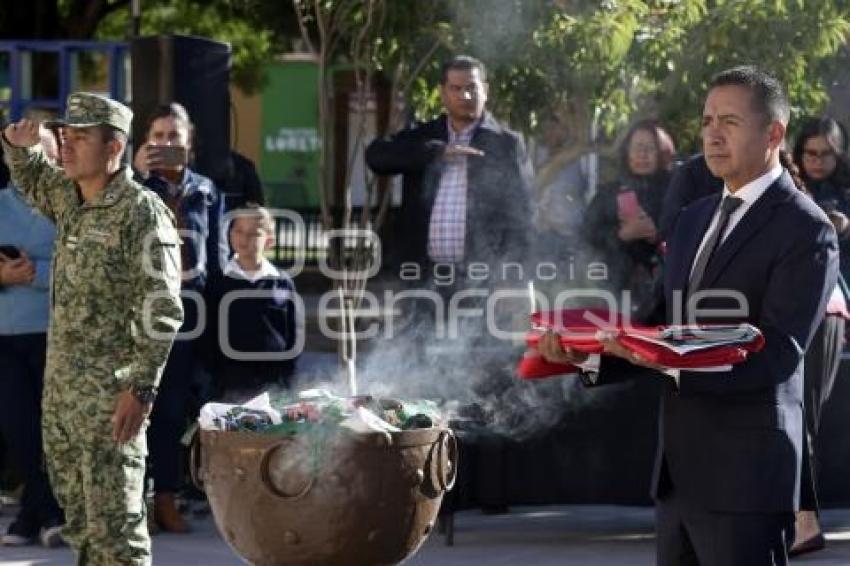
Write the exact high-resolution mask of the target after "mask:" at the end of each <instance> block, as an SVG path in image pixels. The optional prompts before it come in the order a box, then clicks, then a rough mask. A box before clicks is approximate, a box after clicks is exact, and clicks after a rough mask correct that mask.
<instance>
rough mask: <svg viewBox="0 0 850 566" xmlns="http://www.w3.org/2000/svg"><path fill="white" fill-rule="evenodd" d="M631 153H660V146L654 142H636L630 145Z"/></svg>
mask: <svg viewBox="0 0 850 566" xmlns="http://www.w3.org/2000/svg"><path fill="white" fill-rule="evenodd" d="M629 152H630V153H643V154H650V155H651V154H654V153H658V148H657V147H655V145H653V144H642V143H636V144H634V145H630V146H629Z"/></svg>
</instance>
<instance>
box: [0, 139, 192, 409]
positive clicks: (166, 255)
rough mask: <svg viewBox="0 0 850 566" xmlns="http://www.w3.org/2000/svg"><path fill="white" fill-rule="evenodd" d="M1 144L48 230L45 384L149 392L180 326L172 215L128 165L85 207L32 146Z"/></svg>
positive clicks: (177, 260)
mask: <svg viewBox="0 0 850 566" xmlns="http://www.w3.org/2000/svg"><path fill="white" fill-rule="evenodd" d="M0 138H2V136H0ZM2 143H3V148H4V150H5V152H6V155H7V156H8V161H9V166H10V170H11V174H12V179H13V181H14V184H15V186H17V187H18V188H19V190H20V191H21V193H22V194H23V195H24V197H25V199H26V200H27V201H28V202H29V203H30V204H31V205H32V206H34V207H36V208H37V209H38V210H40V211H41V212H42V213H43V214H44V215H45V216H47V217H48V218H50V219H51V220H53V221H54V222H55V224H56V231H57V239H56V246H55V252H54V256H53V268H52V270H51V272H52V277H51V289H50V294H51V312H50V326H49V330H48V356H47V369H46V374H45V381H46V384H51V383H57V382H58V383H62V384H66V385H68V384H69V382H74V389H75V390H85V391H92V390H96V391H104V392H111V393H115V392H117V391H120V390H121V389H124V388H126V387H127V386H129V385H130V384H136V385H140V386H150V385H157V384H158V383H159V380H160V377H161V375H162V368H163V366H164V365H165V362H166V359H167V357H168V353H169V351H170V349H171V344H172V342H173V340H174V336H175V334H176V333H177V330H178V329H179V328H180V324H181V322H182V320H183V310H182V306H181V301H180V251H179V237H178V235H177V231H176V229H175V227H174V219H173V217H172V215H171V212H170V211H169V210H168V208H167V207H166V206H165V204H164V203H163V202H162V201H161V200H160V199H159V197H157V196H156V195H154V194H153V193H151V192H150V191H147V190H145V189H144V188H143V187H141V186H140V185H139V184H138V183H136V182H135V181H133V180H132V178H131V176H130V173H129V170H128V169H127V168H122V169H121V170H119V171H118V172H117V173H116V174H115V175H114V176H113V178H112V179H111V180H110V182H109V183H108V184H107V186H106V187H105V188H104V190H103V191H101V192H100V193H98V195H97V196H96V197H95V198H94V199H92V200H91V201H89V202H85V201H84V200H83V199H82V197H81V194H80V192H79V188H78V186H77V185H76V183H75V182H74V181H72V180H70V179H68V178H67V177H66V176H65V175H64V173H63V172H62V170H61V169H60V168H57V167H55V166H53V165H51V164H50V163H49V162H48V160H47V159H46V158H45V157H44V154H43V153H42V152H41V150H40V149H39V148H38V146H36V147H34V148H19V147H14V146H11V145H10V144H8V143H7V142H6V140H5V138H3V139H2Z"/></svg>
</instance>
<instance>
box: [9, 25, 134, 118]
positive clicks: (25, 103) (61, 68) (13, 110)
mask: <svg viewBox="0 0 850 566" xmlns="http://www.w3.org/2000/svg"><path fill="white" fill-rule="evenodd" d="M128 49H129V45H128V44H127V43H125V42H117V41H48V40H20V41H16V40H10V41H0V54H3V53H5V54H6V55H7V56H8V58H9V61H8V65H9V88H10V97H9V99H8V100H0V113H3V114H5V113H6V112H8V117H9V119H10V120H18V119H20V118H21V117H22V116H23V115H24V112H26V110H27V109H28V108H31V107H38V108H49V109H55V110H56V111H57V112H58V113H63V112H64V111H65V101H66V100H67V98H68V95H69V94H71V92H72V88H73V79H74V76H73V72H74V69H73V68H72V63H73V55H74V54H75V53H81V52H99V53H103V54H105V55H106V57H107V71H108V79H107V80H108V88H109V96H110V97H112V98H114V99H116V100H122V101H125V102H129V96H130V92H129V91H128V89H127V88H126V86H127V72H126V68H125V63H126V60H127V54H128ZM32 53H55V54H56V55H57V57H58V58H59V62H58V85H57V87H58V88H57V98H41V99H34V98H28V97H27V96H25V95H24V94H25V93H24V84H25V78H24V72H25V71H26V70H27V69H25V64H24V57H25V56H26V55H28V54H32Z"/></svg>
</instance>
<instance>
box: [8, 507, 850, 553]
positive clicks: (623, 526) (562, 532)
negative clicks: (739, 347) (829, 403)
mask: <svg viewBox="0 0 850 566" xmlns="http://www.w3.org/2000/svg"><path fill="white" fill-rule="evenodd" d="M13 512H14V509H10V508H5V509H3V511H2V514H0V528H2V529H3V530H5V528H6V525H7V524H8V522H9V521H10V520H11V516H12V514H13ZM824 524H825V526H826V528H827V533H828V534H827V538H828V539H829V548H827V549H826V550H824V551H822V552H819V553H816V554H814V555H811V556H810V557H808V558H801V559H798V560H796V561H795V564H801V565H807V566H808V565H823V566H825V565H836V566H837V565H847V564H850V510H848V509H844V510H830V511H826V512H825V513H824ZM193 526H194V527H195V531H194V532H193V533H192V534H190V535H184V536H176V535H162V534H161V535H157V536H156V537H154V564H156V565H157V566H160V565H163V566H185V565H190V564H203V565H204V566H225V565H235V564H239V563H240V561H239V560H238V558H237V557H236V556H235V555H234V554H233V553H232V552H231V550H230V549H229V548H228V547H227V545H226V544H225V543H224V542H223V541H222V540H221V538H220V537H219V536H218V533H217V532H216V530H215V526H214V525H213V523H212V520H211V519H209V518H204V519H193ZM455 533H456V534H455V546H453V547H446V546H445V544H444V540H443V538H442V537H441V536H440V535H439V534H437V533H435V534H433V535H432V536H431V538H430V539H429V540H428V541H427V542H426V543H425V545H423V547H422V549H421V550H420V551H419V553H418V554H417V555H416V556H414V557H413V558H412V559H411V560H409V561H408V564H410V565H412V566H468V565H471V564H482V563H484V561H485V560H486V564H487V566H508V565H510V566H516V565H523V564H529V565H530V564H533V565H534V566H549V565H552V566H554V565H558V566H563V565H570V564H574V565H581V566H588V565H593V566H613V565H618V566H619V565H642V566H643V565H651V564H653V563H654V551H653V532H652V510H651V509H648V508H636V507H614V506H551V507H516V508H514V509H513V510H512V512H511V513H509V514H507V515H498V516H483V515H481V514H480V513H478V512H477V511H466V512H463V513H459V514H458V516H457V519H456V531H455ZM72 563H73V557H72V555H71V553H70V551H69V550H68V549H57V550H46V549H42V548H40V547H26V548H21V549H10V548H0V564H3V565H9V566H13V565H14V566H17V565H30V564H33V565H39V566H41V565H44V566H54V565H55V566H59V565H62V566H64V565H67V564H72Z"/></svg>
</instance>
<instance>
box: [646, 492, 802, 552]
mask: <svg viewBox="0 0 850 566" xmlns="http://www.w3.org/2000/svg"><path fill="white" fill-rule="evenodd" d="M655 516H656V541H657V543H656V544H657V561H656V563H657V564H658V566H784V565H787V564H788V554H787V551H786V548H787V546H788V545H790V544H791V541H793V540H794V513H791V512H788V513H717V512H712V511H706V510H695V509H692V508H690V507H688V506H686V505H684V504H683V503H682V502H681V501H680V500H679V498H678V497H677V496H676V492H675V489H674V490H673V491H672V492H670V493H668V495H667V496H665V497H664V498H663V499H662V500H660V501H658V502H656V508H655Z"/></svg>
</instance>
